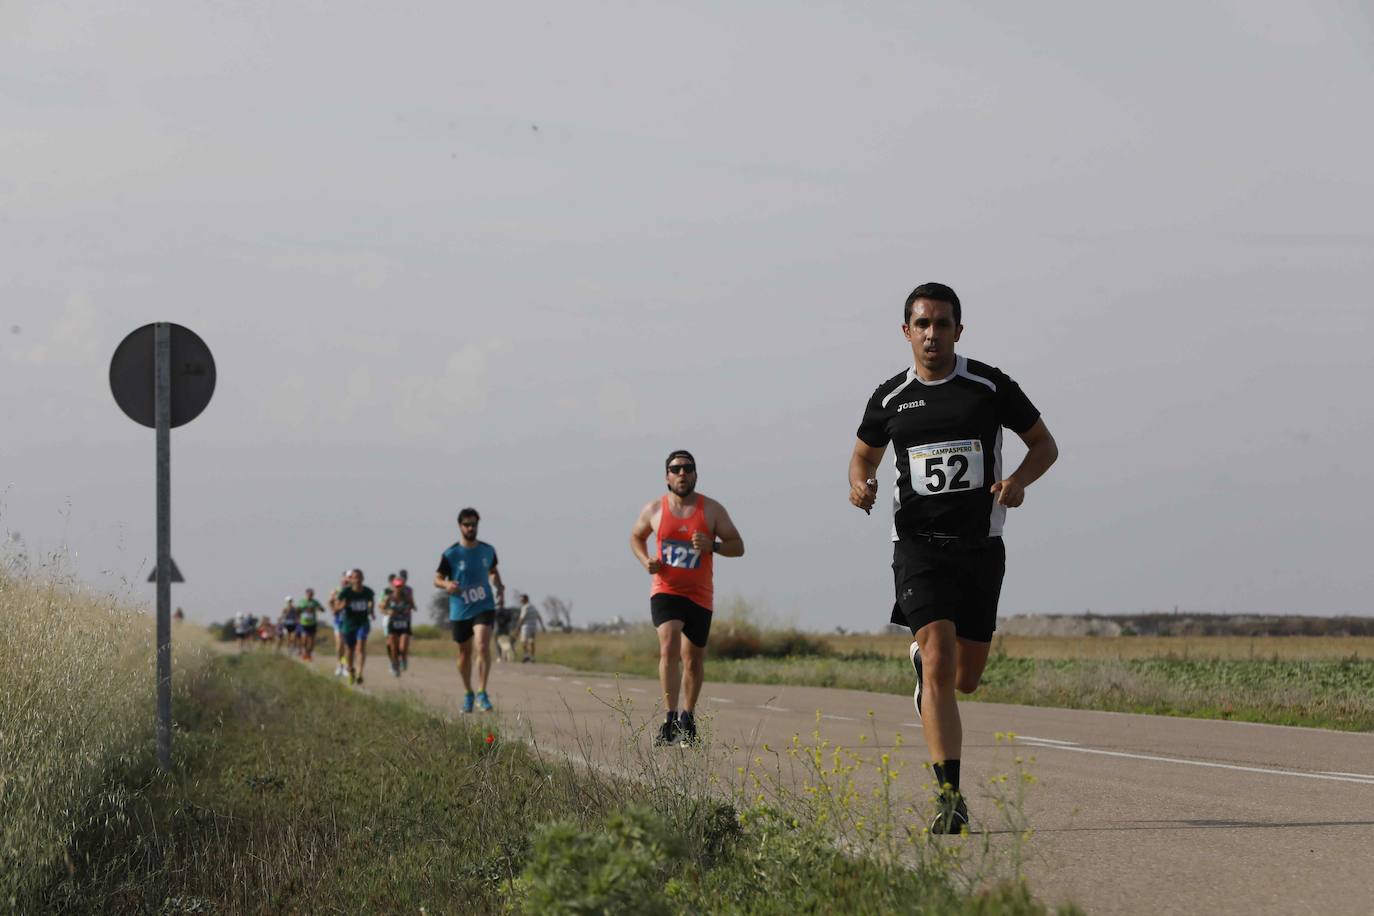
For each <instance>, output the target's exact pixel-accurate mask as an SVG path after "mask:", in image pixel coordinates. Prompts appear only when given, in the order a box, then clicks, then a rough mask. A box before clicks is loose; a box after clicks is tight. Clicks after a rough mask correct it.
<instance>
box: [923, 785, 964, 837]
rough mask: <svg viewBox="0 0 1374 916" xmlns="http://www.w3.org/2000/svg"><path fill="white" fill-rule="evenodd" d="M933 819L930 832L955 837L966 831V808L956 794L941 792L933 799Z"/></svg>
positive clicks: (962, 799)
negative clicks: (934, 809) (934, 808)
mask: <svg viewBox="0 0 1374 916" xmlns="http://www.w3.org/2000/svg"><path fill="white" fill-rule="evenodd" d="M935 805H936V812H935V819H934V820H933V821H931V822H930V832H931V833H939V834H952V835H955V836H957V835H958V834H960V833H963V832H964V831H965V830H967V829H968V806H967V805H965V804H964V796H962V795H960V794H959V793H958V792H941V793H940V794H939V795H938V796H936V798H935Z"/></svg>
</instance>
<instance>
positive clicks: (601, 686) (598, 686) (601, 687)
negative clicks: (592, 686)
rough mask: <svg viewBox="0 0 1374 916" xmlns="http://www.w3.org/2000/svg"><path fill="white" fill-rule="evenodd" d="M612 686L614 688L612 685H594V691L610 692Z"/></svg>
mask: <svg viewBox="0 0 1374 916" xmlns="http://www.w3.org/2000/svg"><path fill="white" fill-rule="evenodd" d="M614 686H615V685H614V684H597V685H596V689H597V690H610V689H611V688H612V687H614Z"/></svg>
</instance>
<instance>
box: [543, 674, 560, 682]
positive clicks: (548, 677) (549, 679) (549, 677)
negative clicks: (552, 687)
mask: <svg viewBox="0 0 1374 916" xmlns="http://www.w3.org/2000/svg"><path fill="white" fill-rule="evenodd" d="M544 680H546V681H556V680H558V678H556V677H554V676H553V675H552V674H546V675H544Z"/></svg>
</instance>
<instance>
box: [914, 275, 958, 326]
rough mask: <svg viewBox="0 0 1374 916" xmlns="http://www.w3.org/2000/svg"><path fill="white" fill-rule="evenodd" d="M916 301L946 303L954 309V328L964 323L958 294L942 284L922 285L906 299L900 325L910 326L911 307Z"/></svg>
mask: <svg viewBox="0 0 1374 916" xmlns="http://www.w3.org/2000/svg"><path fill="white" fill-rule="evenodd" d="M917 299H929V300H931V301H932V302H946V303H948V304H949V305H951V306H953V307H954V326H955V327H956V328H957V327H959V325H961V324H963V323H964V310H963V308H962V307H961V306H960V305H959V295H958V293H956V292H955V291H954V290H953V289H951V288H950V287H948V286H945V284H943V283H922V284H921V285H920V286H918V287H916V288H915V289H913V290H912V291H911V295H910V296H907V297H906V308H905V309H903V310H902V324H911V307H912V306H913V305H915V304H916V300H917Z"/></svg>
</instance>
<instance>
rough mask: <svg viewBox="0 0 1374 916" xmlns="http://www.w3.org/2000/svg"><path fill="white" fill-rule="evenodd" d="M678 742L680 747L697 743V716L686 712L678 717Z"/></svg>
mask: <svg viewBox="0 0 1374 916" xmlns="http://www.w3.org/2000/svg"><path fill="white" fill-rule="evenodd" d="M677 743H678V745H679V746H680V747H691V746H692V745H693V744H696V743H697V720H696V716H693V715H690V714H686V715H680V716H678V717H677Z"/></svg>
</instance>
